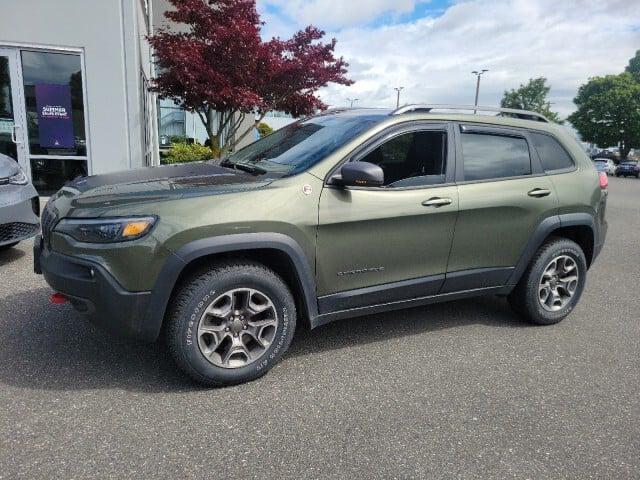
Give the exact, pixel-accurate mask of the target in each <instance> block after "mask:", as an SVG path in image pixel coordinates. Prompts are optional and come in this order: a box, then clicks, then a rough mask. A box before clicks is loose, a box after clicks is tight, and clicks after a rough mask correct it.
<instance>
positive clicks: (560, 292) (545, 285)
mask: <svg viewBox="0 0 640 480" xmlns="http://www.w3.org/2000/svg"><path fill="white" fill-rule="evenodd" d="M578 283H579V272H578V264H577V263H576V261H575V260H574V259H573V258H571V257H570V256H568V255H561V256H558V257H556V258H554V259H553V260H552V261H551V262H549V264H548V265H547V267H546V268H545V269H544V272H543V274H542V278H541V279H540V286H539V289H538V300H539V301H540V305H542V308H544V309H545V310H547V311H549V312H557V311H560V310H562V309H563V308H565V307H566V306H567V305H568V304H569V302H570V301H571V299H572V298H573V296H574V295H575V293H576V290H577V289H578Z"/></svg>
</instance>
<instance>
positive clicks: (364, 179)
mask: <svg viewBox="0 0 640 480" xmlns="http://www.w3.org/2000/svg"><path fill="white" fill-rule="evenodd" d="M334 181H335V183H338V184H339V185H343V186H345V187H381V186H382V185H384V172H383V171H382V168H380V167H379V166H378V165H374V164H373V163H369V162H349V163H345V164H344V165H343V166H342V169H340V177H339V178H336V177H334Z"/></svg>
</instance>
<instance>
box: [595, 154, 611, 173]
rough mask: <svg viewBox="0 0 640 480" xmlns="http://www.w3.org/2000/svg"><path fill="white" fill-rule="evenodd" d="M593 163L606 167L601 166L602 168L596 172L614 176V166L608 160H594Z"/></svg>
mask: <svg viewBox="0 0 640 480" xmlns="http://www.w3.org/2000/svg"><path fill="white" fill-rule="evenodd" d="M593 163H596V164H598V163H599V164H603V163H604V164H606V167H604V166H602V168H599V169H598V171H602V172H606V173H607V175H615V174H616V164H615V163H613V160H611V159H610V158H594V159H593ZM596 166H597V165H596Z"/></svg>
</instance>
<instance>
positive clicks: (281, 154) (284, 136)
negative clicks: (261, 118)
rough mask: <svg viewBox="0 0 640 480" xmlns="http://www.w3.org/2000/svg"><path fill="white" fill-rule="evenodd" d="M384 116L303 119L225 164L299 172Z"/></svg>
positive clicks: (269, 170)
mask: <svg viewBox="0 0 640 480" xmlns="http://www.w3.org/2000/svg"><path fill="white" fill-rule="evenodd" d="M384 118H385V116H384V115H380V114H378V115H366V116H357V117H356V116H341V115H327V116H319V117H315V118H310V119H308V120H302V121H299V122H296V123H293V124H291V125H289V126H287V127H284V128H282V129H280V130H277V131H276V132H274V133H272V134H271V135H269V136H267V137H265V138H263V139H261V140H258V141H257V142H255V143H253V144H251V145H249V146H248V147H245V148H243V149H242V150H239V151H238V152H236V153H234V154H233V155H231V156H230V157H229V158H228V159H227V160H226V161H225V163H227V164H228V165H229V166H233V165H235V166H243V167H251V168H254V169H256V170H258V171H261V172H266V173H270V174H271V173H272V174H276V175H285V176H288V175H296V174H298V173H301V172H304V171H305V170H308V169H309V168H310V167H312V166H313V165H315V164H316V163H318V162H319V161H321V160H323V159H324V158H326V157H327V156H328V155H330V154H332V153H333V152H335V151H336V150H338V149H339V148H340V147H342V146H343V145H345V144H346V143H347V142H349V141H350V140H352V139H354V138H355V137H357V136H358V135H360V134H361V133H363V132H365V131H366V130H368V129H370V128H371V127H373V126H374V125H375V124H376V123H379V122H380V121H381V120H383V119H384Z"/></svg>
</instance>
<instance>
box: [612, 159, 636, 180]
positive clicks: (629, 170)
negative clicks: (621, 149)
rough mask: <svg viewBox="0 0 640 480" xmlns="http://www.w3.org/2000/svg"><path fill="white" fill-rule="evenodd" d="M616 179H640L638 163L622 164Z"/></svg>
mask: <svg viewBox="0 0 640 480" xmlns="http://www.w3.org/2000/svg"><path fill="white" fill-rule="evenodd" d="M616 177H636V178H638V177H640V167H639V166H638V162H634V161H632V160H627V161H624V162H621V163H620V165H618V168H616Z"/></svg>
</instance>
